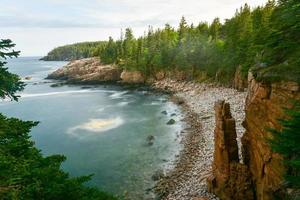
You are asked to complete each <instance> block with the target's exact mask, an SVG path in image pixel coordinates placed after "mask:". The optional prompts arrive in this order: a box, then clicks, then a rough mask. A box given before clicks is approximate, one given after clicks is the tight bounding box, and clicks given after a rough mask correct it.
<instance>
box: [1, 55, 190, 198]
mask: <svg viewBox="0 0 300 200" xmlns="http://www.w3.org/2000/svg"><path fill="white" fill-rule="evenodd" d="M65 64H66V62H45V61H39V60H38V58H36V57H30V58H29V57H27V58H18V59H12V60H9V61H8V67H9V70H10V71H11V72H13V73H16V74H18V75H20V76H21V77H23V78H24V77H30V78H27V79H30V80H24V81H25V82H26V84H27V86H26V88H25V90H24V91H23V92H22V93H20V94H19V95H20V96H21V98H20V100H19V102H10V101H2V102H0V112H1V113H3V114H5V115H7V116H9V117H17V118H21V119H22V120H33V121H39V122H40V124H39V125H38V126H37V127H35V128H34V129H33V130H32V133H31V135H32V140H33V141H34V142H35V144H36V146H37V148H39V149H41V150H42V153H43V154H44V155H52V154H64V155H65V156H66V157H67V160H66V162H65V163H64V164H63V166H62V167H63V169H64V170H66V171H67V172H69V173H70V174H71V175H72V176H80V175H88V174H94V176H93V179H92V181H90V182H89V184H90V185H93V186H96V187H99V188H101V189H103V190H105V191H108V192H111V193H113V194H116V195H125V196H127V197H128V198H130V199H144V198H147V197H151V195H153V194H151V193H149V192H147V191H149V188H151V187H153V185H154V181H153V180H152V179H151V176H152V175H153V174H155V172H156V171H157V170H159V169H164V170H166V169H168V168H170V167H171V166H172V162H173V161H174V159H175V155H176V154H178V153H179V151H180V149H181V148H182V147H181V144H180V138H178V135H179V133H180V131H181V130H182V129H183V126H184V124H183V122H181V119H182V118H183V116H182V113H181V111H180V109H179V108H178V107H177V106H176V105H175V104H173V103H172V102H169V101H168V100H167V96H166V95H163V94H156V93H152V92H150V91H146V90H127V89H124V88H122V87H120V86H104V85H99V86H93V85H91V86H86V85H84V86H81V85H64V86H61V87H51V85H53V84H55V83H57V82H55V81H51V80H50V81H49V80H44V78H45V77H46V76H47V74H49V73H50V72H51V71H53V70H55V69H57V68H58V67H61V66H63V65H65ZM163 111H166V112H163ZM170 119H174V120H175V121H176V123H175V124H173V125H167V122H168V121H169V120H170ZM149 136H154V142H153V144H149V143H148V142H147V138H149Z"/></svg>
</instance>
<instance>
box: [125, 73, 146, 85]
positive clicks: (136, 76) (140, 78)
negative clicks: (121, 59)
mask: <svg viewBox="0 0 300 200" xmlns="http://www.w3.org/2000/svg"><path fill="white" fill-rule="evenodd" d="M121 79H122V82H123V83H131V84H142V83H145V77H144V75H143V74H142V73H141V72H139V71H128V70H124V71H123V72H122V74H121Z"/></svg>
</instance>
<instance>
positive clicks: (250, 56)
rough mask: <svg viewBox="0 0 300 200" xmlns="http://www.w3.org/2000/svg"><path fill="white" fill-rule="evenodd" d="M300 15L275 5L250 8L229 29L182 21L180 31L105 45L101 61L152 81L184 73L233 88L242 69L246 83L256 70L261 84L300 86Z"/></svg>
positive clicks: (293, 3) (293, 5)
mask: <svg viewBox="0 0 300 200" xmlns="http://www.w3.org/2000/svg"><path fill="white" fill-rule="evenodd" d="M299 10H300V3H299V2H298V1H297V0H285V1H283V0H282V1H278V2H277V3H276V2H275V1H274V0H270V1H268V2H267V3H266V5H265V6H263V7H256V8H254V9H253V10H251V9H250V6H249V5H247V4H245V5H244V6H243V7H241V8H240V9H239V10H237V11H236V13H235V16H234V17H232V18H231V19H227V20H226V21H225V23H224V24H222V23H220V20H219V19H218V18H216V19H215V20H214V21H213V22H212V23H211V24H210V25H208V24H207V23H205V22H202V23H200V24H199V25H198V26H196V27H195V26H194V25H193V24H191V25H189V24H188V23H187V21H186V19H185V18H184V17H182V19H181V21H180V24H179V27H178V29H177V30H175V29H174V28H172V27H171V26H170V25H168V24H167V25H166V26H165V28H163V29H157V30H155V31H154V30H153V28H152V27H149V30H148V34H145V36H144V37H141V38H137V39H135V38H134V37H133V35H132V32H131V30H130V29H127V30H126V34H125V39H124V40H123V38H122V37H121V39H120V40H118V41H116V42H114V44H113V43H111V44H110V45H109V46H106V48H104V50H103V51H102V52H101V54H100V56H101V58H102V60H105V61H106V63H116V64H118V65H120V66H122V67H125V68H126V69H129V70H139V71H142V72H143V73H144V74H145V75H147V76H151V75H153V74H154V73H155V72H156V71H159V70H165V71H172V70H180V71H184V72H185V73H186V74H187V77H190V78H191V79H195V78H197V77H195V74H196V72H197V71H202V72H205V73H206V74H207V75H208V76H209V77H212V78H214V77H215V76H216V74H219V75H220V74H222V76H221V77H220V78H221V81H222V82H223V83H227V84H231V82H232V80H233V78H234V73H235V71H236V69H237V67H238V66H241V69H242V73H243V75H244V78H245V79H246V76H247V74H248V71H249V69H250V68H251V67H255V68H254V70H253V71H255V72H256V73H257V78H258V79H260V80H269V81H278V80H282V79H286V80H293V81H298V82H300V78H299V77H300V73H299V71H300V70H299V69H300V67H299V65H300V63H299V62H300V61H299V60H300V59H299V58H300V54H299V53H300V49H299V48H300V41H299V40H300V39H299V38H300V37H299V31H300V28H299V27H300V23H299V22H300V15H299ZM113 49H115V50H113ZM279 72H280V73H279ZM282 72H284V73H282Z"/></svg>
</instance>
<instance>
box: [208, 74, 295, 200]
mask: <svg viewBox="0 0 300 200" xmlns="http://www.w3.org/2000/svg"><path fill="white" fill-rule="evenodd" d="M291 100H300V86H299V84H297V83H295V82H278V83H273V84H271V83H269V84H267V83H263V82H257V81H256V80H255V79H254V77H253V75H252V74H251V73H249V78H248V95H247V98H246V106H245V110H246V117H245V120H244V122H243V125H244V127H245V129H246V132H245V133H244V136H243V138H242V154H243V164H242V163H238V159H237V153H236V142H235V137H236V135H235V134H234V132H235V131H234V129H235V128H234V120H233V119H232V118H231V115H230V113H229V105H227V104H225V103H224V102H221V103H220V102H218V103H217V104H216V107H215V113H216V128H215V153H214V161H213V176H212V177H210V178H209V179H208V184H209V189H210V191H211V192H214V193H215V194H217V195H218V196H219V197H220V198H221V199H226V200H227V199H228V200H229V199H244V200H247V199H258V200H273V199H275V198H276V197H277V198H278V197H279V198H280V196H281V194H282V192H283V193H284V190H283V186H282V181H283V177H282V175H283V174H284V170H285V169H284V166H283V163H282V158H281V156H280V155H278V154H276V153H273V152H272V150H271V148H270V146H269V145H268V140H269V139H271V137H272V135H271V133H269V132H268V130H267V128H276V129H280V128H281V127H280V125H279V123H278V119H280V118H283V117H285V114H284V109H283V108H284V107H289V105H290V103H291ZM249 187H251V188H252V189H253V191H252V193H251V190H247V188H248V189H249ZM241 188H242V190H240V189H241ZM243 188H244V190H243ZM243 194H247V195H244V196H243ZM253 194H255V195H254V196H253Z"/></svg>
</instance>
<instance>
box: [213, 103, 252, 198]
mask: <svg viewBox="0 0 300 200" xmlns="http://www.w3.org/2000/svg"><path fill="white" fill-rule="evenodd" d="M215 117H216V128H215V151H214V161H213V175H212V176H211V177H210V178H208V180H207V181H208V187H209V188H208V189H209V191H210V192H212V193H215V194H216V195H217V196H218V197H219V198H220V199H225V200H227V199H228V200H241V199H243V200H252V199H254V192H253V185H252V180H251V178H250V173H249V170H248V167H247V166H246V165H244V164H241V163H239V154H238V145H237V140H236V137H237V136H236V129H235V120H234V119H233V118H232V116H231V113H230V106H229V104H228V103H225V102H224V101H218V102H216V104H215Z"/></svg>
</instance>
